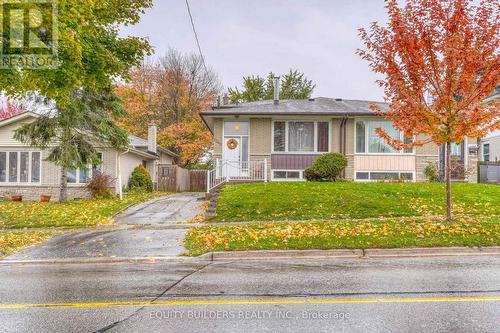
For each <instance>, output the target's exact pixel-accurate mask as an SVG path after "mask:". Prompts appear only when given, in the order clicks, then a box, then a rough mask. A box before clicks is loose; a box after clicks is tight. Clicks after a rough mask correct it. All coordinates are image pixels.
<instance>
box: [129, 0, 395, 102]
mask: <svg viewBox="0 0 500 333" xmlns="http://www.w3.org/2000/svg"><path fill="white" fill-rule="evenodd" d="M190 5H191V11H192V14H193V17H194V21H195V25H196V28H197V31H198V35H199V38H200V43H201V47H202V50H203V53H204V55H205V58H206V62H207V64H209V65H210V66H212V67H213V68H214V69H215V71H217V72H218V73H219V75H220V76H221V79H222V82H223V84H224V85H225V86H226V87H228V86H239V85H240V84H241V81H242V77H243V76H245V75H251V74H261V75H265V74H266V73H268V72H269V71H273V72H275V73H277V74H283V73H285V72H287V71H288V70H289V69H290V68H296V69H299V70H300V71H302V72H304V73H306V75H307V76H308V77H309V78H310V79H312V80H313V81H314V82H315V83H316V84H317V88H316V90H315V92H314V96H316V97H318V96H325V97H340V98H345V99H364V100H376V101H379V100H382V91H381V90H380V89H379V88H378V87H377V86H376V85H375V84H374V80H375V79H376V77H375V75H374V74H372V73H371V72H370V69H369V67H368V64H367V63H366V62H364V61H362V60H361V59H360V58H359V57H358V56H357V55H356V54H355V51H356V49H357V48H359V47H361V46H362V44H361V42H360V40H359V38H358V36H357V29H358V28H359V27H362V26H367V25H369V23H370V22H373V21H379V22H385V20H386V13H385V11H384V7H383V0H252V1H245V0H190ZM122 33H123V34H125V35H137V36H144V37H148V38H149V39H150V41H151V43H152V44H153V46H154V47H155V50H156V55H157V56H158V55H162V54H163V53H165V51H166V50H167V49H168V48H169V47H172V48H176V49H178V50H180V51H183V52H197V48H196V43H195V39H194V35H193V32H192V30H191V25H190V21H189V16H188V13H187V9H186V3H185V0H155V6H154V8H153V9H151V10H149V11H148V12H147V13H146V15H144V17H143V19H142V21H141V23H139V24H138V25H136V26H134V27H128V28H125V29H124V30H123V31H122Z"/></svg>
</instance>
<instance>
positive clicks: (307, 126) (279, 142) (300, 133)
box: [273, 121, 330, 153]
mask: <svg viewBox="0 0 500 333" xmlns="http://www.w3.org/2000/svg"><path fill="white" fill-rule="evenodd" d="M329 150H330V123H329V122H326V121H318V122H316V121H275V122H274V123H273V151H274V152H283V153H284V152H289V153H326V152H328V151H329Z"/></svg>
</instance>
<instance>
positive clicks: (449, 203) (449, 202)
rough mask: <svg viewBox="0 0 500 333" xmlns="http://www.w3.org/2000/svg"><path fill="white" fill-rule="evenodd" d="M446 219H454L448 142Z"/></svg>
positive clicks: (448, 143)
mask: <svg viewBox="0 0 500 333" xmlns="http://www.w3.org/2000/svg"><path fill="white" fill-rule="evenodd" d="M445 167H446V175H445V178H446V219H447V220H448V221H451V220H453V214H452V200H451V143H450V142H447V143H446V162H445Z"/></svg>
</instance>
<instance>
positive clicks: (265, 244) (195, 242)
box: [185, 217, 500, 256]
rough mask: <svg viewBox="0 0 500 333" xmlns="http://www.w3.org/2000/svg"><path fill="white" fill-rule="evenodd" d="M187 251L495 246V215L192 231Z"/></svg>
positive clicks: (498, 231)
mask: <svg viewBox="0 0 500 333" xmlns="http://www.w3.org/2000/svg"><path fill="white" fill-rule="evenodd" d="M185 245H186V247H187V249H188V250H189V255H193V256H197V255H201V254H203V253H207V252H212V251H244V250H306V249H323V250H326V249H368V248H408V247H447V246H495V245H500V224H499V223H498V217H475V218H470V217H462V219H461V220H458V221H457V222H452V223H449V222H443V221H438V220H435V219H434V220H428V219H425V218H418V217H417V218H410V219H405V220H404V221H399V220H398V219H391V220H385V221H382V220H373V221H367V220H364V221H341V222H305V223H299V222H287V223H266V224H247V225H231V226H204V227H198V228H194V229H191V230H190V231H189V232H188V233H187V235H186V239H185Z"/></svg>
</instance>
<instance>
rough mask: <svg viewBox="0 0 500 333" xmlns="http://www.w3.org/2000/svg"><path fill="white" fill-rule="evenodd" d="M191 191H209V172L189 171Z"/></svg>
mask: <svg viewBox="0 0 500 333" xmlns="http://www.w3.org/2000/svg"><path fill="white" fill-rule="evenodd" d="M189 190H190V191H191V192H205V191H206V190H207V170H190V171H189Z"/></svg>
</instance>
